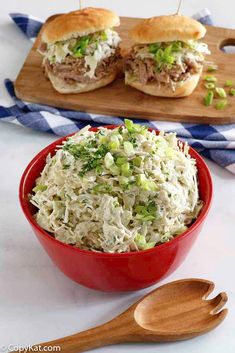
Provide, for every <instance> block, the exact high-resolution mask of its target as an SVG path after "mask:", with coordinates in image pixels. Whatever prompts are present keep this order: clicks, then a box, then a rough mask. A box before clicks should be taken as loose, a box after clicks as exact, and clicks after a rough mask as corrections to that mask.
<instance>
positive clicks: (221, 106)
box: [215, 99, 228, 110]
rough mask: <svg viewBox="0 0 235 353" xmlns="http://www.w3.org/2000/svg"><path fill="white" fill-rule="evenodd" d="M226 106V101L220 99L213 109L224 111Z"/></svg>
mask: <svg viewBox="0 0 235 353" xmlns="http://www.w3.org/2000/svg"><path fill="white" fill-rule="evenodd" d="M227 104H228V101H227V99H220V100H219V101H218V103H216V105H215V108H216V109H217V110H222V109H224V108H225V107H226V106H227Z"/></svg>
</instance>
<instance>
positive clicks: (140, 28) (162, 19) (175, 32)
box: [129, 15, 206, 44]
mask: <svg viewBox="0 0 235 353" xmlns="http://www.w3.org/2000/svg"><path fill="white" fill-rule="evenodd" d="M205 34H206V28H205V27H204V26H203V25H202V24H201V23H200V22H198V21H196V20H194V19H193V18H190V17H186V16H182V15H169V16H158V17H152V18H148V19H146V20H143V21H141V22H139V23H138V24H137V25H136V26H134V27H133V28H132V29H131V30H130V32H129V35H130V37H131V38H132V39H133V40H134V41H135V42H137V43H142V44H149V43H156V42H172V41H174V40H180V41H183V42H184V41H186V40H190V39H195V40H196V39H200V38H202V37H204V36H205Z"/></svg>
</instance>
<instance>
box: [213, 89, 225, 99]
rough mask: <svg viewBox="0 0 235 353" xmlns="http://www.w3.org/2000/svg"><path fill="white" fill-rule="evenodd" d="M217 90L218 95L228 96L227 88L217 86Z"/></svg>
mask: <svg viewBox="0 0 235 353" xmlns="http://www.w3.org/2000/svg"><path fill="white" fill-rule="evenodd" d="M215 92H216V93H217V95H218V96H219V97H220V98H226V97H227V94H226V92H225V90H224V89H223V88H222V87H216V89H215Z"/></svg>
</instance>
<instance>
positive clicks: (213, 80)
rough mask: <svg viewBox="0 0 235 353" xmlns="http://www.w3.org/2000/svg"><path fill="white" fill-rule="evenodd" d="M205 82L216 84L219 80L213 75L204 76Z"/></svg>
mask: <svg viewBox="0 0 235 353" xmlns="http://www.w3.org/2000/svg"><path fill="white" fill-rule="evenodd" d="M204 80H205V81H206V82H216V81H217V78H216V77H215V76H213V75H206V76H204Z"/></svg>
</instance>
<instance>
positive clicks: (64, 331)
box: [0, 0, 235, 353]
mask: <svg viewBox="0 0 235 353" xmlns="http://www.w3.org/2000/svg"><path fill="white" fill-rule="evenodd" d="M77 3H78V1H71V0H70V1H68V0H66V1H65V0H64V1H60V2H55V1H46V0H41V1H29V0H21V1H19V0H18V1H17V0H8V1H1V2H0V13H1V16H2V17H1V18H0V52H1V56H0V84H1V87H0V104H4V105H6V104H10V100H9V99H8V96H7V94H6V92H5V91H4V88H3V85H2V80H3V79H4V78H5V77H10V78H12V79H14V78H15V76H16V74H17V72H18V71H19V69H20V67H21V65H22V63H23V61H24V58H25V55H26V54H27V52H28V50H29V48H30V43H29V42H28V41H27V40H26V39H25V38H24V37H23V35H22V34H21V33H19V31H17V30H16V29H15V28H14V27H13V26H12V25H11V24H10V22H9V21H8V19H7V16H6V14H7V13H8V12H17V11H21V12H26V13H31V14H33V15H35V16H39V17H41V18H45V17H47V16H48V15H49V14H52V13H55V12H62V11H67V10H69V9H71V8H75V7H76V4H77ZM86 4H87V5H96V4H98V5H99V6H109V7H110V6H111V7H112V8H113V9H115V10H116V11H118V12H119V13H120V14H121V15H124V14H126V15H129V16H149V15H152V14H159V13H165V12H166V13H169V12H171V11H172V10H174V9H175V1H172V0H165V1H164V2H162V1H160V0H159V1H156V0H155V1H154V0H147V1H146V2H143V5H142V6H141V4H140V2H139V1H135V2H134V1H133V2H132V1H123V0H116V1H114V0H113V1H112V3H111V4H110V1H108V0H106V1H99V2H95V1H94V0H91V1H86ZM147 5H148V6H147ZM204 6H207V7H208V8H210V9H211V10H212V12H213V14H214V18H215V20H216V23H217V24H218V25H220V26H231V27H232V26H233V25H234V23H233V20H234V16H233V14H234V13H235V2H234V1H232V0H231V1H228V0H227V1H223V2H221V1H219V0H216V1H215V0H213V1H212V0H210V1H209V0H207V1H202V0H197V1H196V0H195V1H185V2H184V6H183V8H184V12H185V13H186V14H192V13H194V12H195V11H198V10H200V9H201V8H203V7H204ZM234 26H235V25H234ZM53 139H54V137H53V136H51V135H48V134H43V133H37V132H35V131H31V130H29V129H24V128H22V127H19V126H15V125H11V124H6V123H2V124H1V125H0V151H1V156H0V346H1V345H5V346H8V345H9V344H13V345H21V346H22V345H23V346H24V345H28V344H32V343H38V342H41V341H46V340H51V339H55V338H57V337H61V336H65V335H68V334H72V333H75V332H76V331H80V330H83V329H87V328H89V327H91V326H94V325H97V324H100V323H103V322H104V321H105V320H108V319H111V318H112V317H113V316H115V315H116V314H117V313H119V312H121V311H122V310H123V309H125V308H126V307H128V306H129V305H130V304H131V303H133V302H134V301H135V300H136V299H138V298H139V297H140V296H141V295H142V294H143V293H144V292H146V291H148V290H149V289H148V290H144V291H139V292H134V293H128V294H125V293H124V294H106V293H99V292H96V291H92V290H89V289H86V288H83V287H81V286H79V285H77V284H75V283H73V282H72V281H70V280H69V279H67V278H66V277H65V276H64V275H63V274H61V273H60V272H59V270H58V269H57V268H56V267H55V266H54V265H53V264H52V263H51V261H50V259H49V258H48V256H47V255H46V254H45V253H44V251H43V249H42V248H41V246H40V245H39V243H38V241H37V240H36V238H35V237H34V235H33V233H32V231H31V229H30V228H29V225H28V224H27V222H26V220H25V219H24V216H23V214H22V212H21V209H20V206H19V202H18V184H19V180H20V176H21V174H22V172H23V169H24V168H25V167H26V165H27V163H28V162H29V161H30V160H31V158H32V157H33V156H34V155H35V153H37V152H38V151H39V150H40V149H42V148H43V147H44V146H46V145H47V144H48V143H50V142H51V141H52V140H53ZM208 165H209V168H210V170H211V172H212V176H213V182H214V189H215V193H214V202H213V206H212V209H211V212H210V215H209V217H208V220H207V223H206V225H205V227H204V229H203V231H202V233H201V235H200V237H199V239H198V241H197V242H196V244H195V246H194V247H193V249H192V251H191V253H190V255H189V256H188V258H187V259H186V261H185V262H184V263H183V265H182V266H181V267H180V268H179V269H178V270H177V271H176V272H175V273H174V274H173V275H171V276H170V277H168V279H167V280H165V281H164V282H167V281H170V280H174V279H179V278H184V277H202V278H207V279H211V280H212V281H214V282H215V283H216V284H217V286H216V290H215V291H216V292H218V291H222V290H226V291H227V293H228V295H229V303H228V307H229V316H228V317H227V319H226V321H225V322H224V323H223V324H222V325H221V326H220V327H219V328H218V329H216V330H215V331H213V332H211V333H209V334H207V335H205V336H202V337H199V338H197V339H193V340H191V341H186V342H178V343H168V344H163V345H155V344H146V345H145V344H142V345H140V344H131V345H121V346H112V347H107V348H102V349H100V350H99V352H107V353H108V352H109V353H111V352H113V353H114V352H119V353H121V352H123V353H124V352H133V353H134V352H135V353H137V352H143V350H144V351H145V352H156V351H161V352H167V353H172V352H174V353H176V352H179V353H183V352H190V353H196V352H199V351H202V352H203V353H211V352H213V353H223V352H224V351H226V353H232V352H234V351H235V335H234V327H235V281H234V279H233V278H234V268H235V227H234V218H235V211H234V209H235V208H234V200H235V178H234V177H233V176H232V175H231V174H229V173H228V172H227V171H225V170H223V169H221V168H220V167H218V166H216V165H215V164H213V163H211V162H209V161H208ZM0 350H1V348H0ZM97 352H98V350H97Z"/></svg>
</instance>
